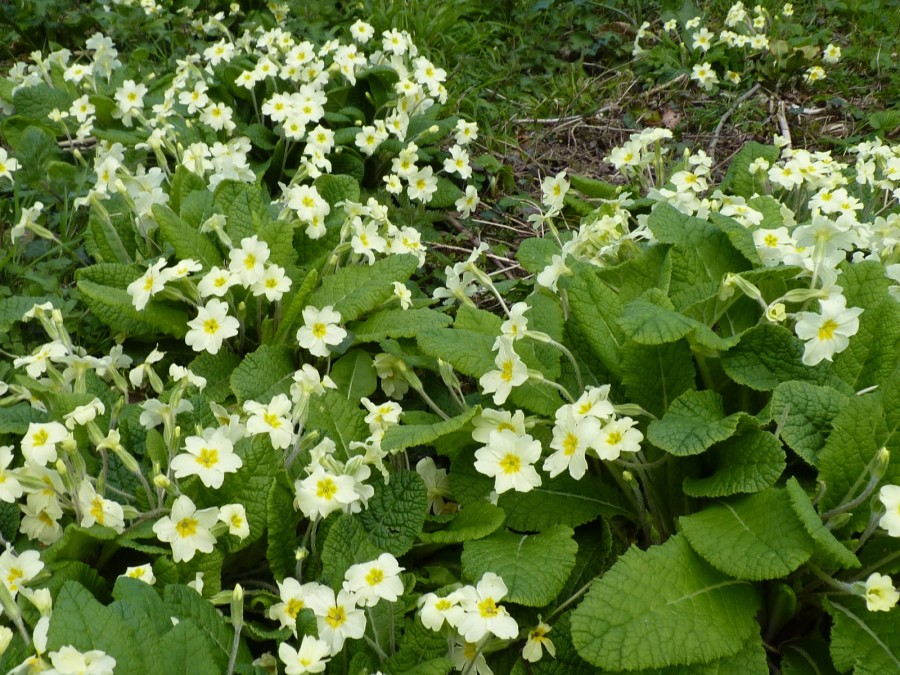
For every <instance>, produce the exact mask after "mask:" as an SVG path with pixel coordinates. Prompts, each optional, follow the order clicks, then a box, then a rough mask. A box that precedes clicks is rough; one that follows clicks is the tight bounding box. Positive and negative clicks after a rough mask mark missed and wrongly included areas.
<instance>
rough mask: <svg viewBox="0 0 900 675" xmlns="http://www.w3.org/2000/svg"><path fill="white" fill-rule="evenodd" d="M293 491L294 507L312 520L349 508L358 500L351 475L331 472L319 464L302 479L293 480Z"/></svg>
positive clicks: (354, 482)
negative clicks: (294, 495)
mask: <svg viewBox="0 0 900 675" xmlns="http://www.w3.org/2000/svg"><path fill="white" fill-rule="evenodd" d="M294 492H295V494H296V497H295V498H294V507H295V508H297V509H299V510H300V511H302V512H303V515H304V516H306V517H307V518H311V519H313V520H315V519H318V518H325V517H327V516H328V514H329V513H333V512H334V511H340V510H345V511H346V510H349V508H350V505H351V504H353V503H354V502H356V501H358V500H359V494H358V493H357V492H356V481H355V480H354V478H353V476H345V475H340V476H338V475H335V474H331V473H328V472H327V471H326V470H325V469H324V468H322V467H321V466H317V467H316V468H315V469H314V470H313V472H312V473H311V474H310V475H309V476H307V477H306V478H304V479H303V480H297V481H294Z"/></svg>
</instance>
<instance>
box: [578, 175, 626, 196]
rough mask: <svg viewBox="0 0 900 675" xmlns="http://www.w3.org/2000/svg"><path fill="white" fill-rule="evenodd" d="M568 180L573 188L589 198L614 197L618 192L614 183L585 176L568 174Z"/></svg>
mask: <svg viewBox="0 0 900 675" xmlns="http://www.w3.org/2000/svg"><path fill="white" fill-rule="evenodd" d="M569 182H570V183H571V185H572V187H573V188H575V189H576V190H578V191H579V192H580V193H581V194H583V195H584V196H585V197H590V198H591V199H614V198H615V196H616V194H617V193H618V192H619V189H618V188H617V187H616V186H615V185H612V184H610V183H607V182H606V181H602V180H597V179H596V178H588V177H587V176H579V175H577V174H574V175H572V176H569Z"/></svg>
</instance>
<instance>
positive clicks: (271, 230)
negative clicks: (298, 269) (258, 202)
mask: <svg viewBox="0 0 900 675" xmlns="http://www.w3.org/2000/svg"><path fill="white" fill-rule="evenodd" d="M259 238H260V240H262V241H264V242H266V243H267V244H268V245H269V251H270V252H271V255H270V257H269V262H272V263H275V264H276V265H281V266H282V267H290V266H292V265H294V264H295V263H296V262H297V251H296V250H294V227H293V225H291V223H289V222H288V221H286V220H270V221H269V222H267V223H265V224H264V225H263V226H262V227H260V228H259Z"/></svg>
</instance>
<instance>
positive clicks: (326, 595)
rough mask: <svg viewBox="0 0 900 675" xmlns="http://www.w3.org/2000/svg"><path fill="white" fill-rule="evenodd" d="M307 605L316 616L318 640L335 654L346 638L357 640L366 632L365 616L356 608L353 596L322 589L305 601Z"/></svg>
mask: <svg viewBox="0 0 900 675" xmlns="http://www.w3.org/2000/svg"><path fill="white" fill-rule="evenodd" d="M307 605H308V606H309V608H310V609H311V610H312V611H313V613H314V614H315V615H316V624H317V626H318V629H319V639H321V640H322V641H324V642H325V643H326V644H327V645H328V646H329V648H330V649H331V654H332V655H334V654H337V653H338V652H339V651H341V649H342V648H343V646H344V641H345V640H346V639H347V638H350V639H353V640H359V639H360V638H361V637H362V636H363V635H364V634H365V632H366V615H365V612H363V610H361V609H359V608H357V606H356V602H355V601H354V598H353V595H352V594H350V593H348V592H347V591H340V592H338V593H337V594H336V595H335V592H334V591H333V590H331V589H330V588H327V587H326V588H324V589H323V591H322V592H321V593H316V594H315V595H313V596H311V597H310V598H309V599H308V600H307Z"/></svg>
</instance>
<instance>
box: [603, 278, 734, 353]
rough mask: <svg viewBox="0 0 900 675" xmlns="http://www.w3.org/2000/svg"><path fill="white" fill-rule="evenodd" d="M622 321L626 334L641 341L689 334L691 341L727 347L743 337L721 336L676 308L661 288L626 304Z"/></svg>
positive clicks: (664, 340) (656, 342)
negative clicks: (675, 309)
mask: <svg viewBox="0 0 900 675" xmlns="http://www.w3.org/2000/svg"><path fill="white" fill-rule="evenodd" d="M619 325H620V326H621V327H622V330H623V331H624V333H625V335H626V336H627V337H629V338H631V339H632V340H634V341H635V342H637V343H638V344H642V345H661V344H665V343H667V342H676V341H678V340H680V339H681V338H683V337H688V336H689V337H690V338H691V341H692V342H696V343H699V344H702V345H703V346H705V347H709V348H710V349H715V350H720V351H724V350H726V349H728V348H729V347H732V346H734V345H735V344H737V342H738V340H739V339H740V338H739V337H738V336H736V335H732V336H731V337H730V338H722V337H719V336H718V335H716V333H714V332H713V331H712V329H711V328H709V326H706V325H705V324H702V323H700V322H699V321H697V320H696V319H692V318H690V317H687V316H685V315H684V314H681V313H679V312H676V311H674V309H673V305H672V302H671V301H670V300H669V298H668V297H666V294H665V293H664V292H663V291H661V290H660V289H658V288H651V289H650V290H648V291H646V292H645V293H644V294H643V295H642V296H641V297H640V298H637V299H636V300H633V301H632V302H630V303H629V304H628V305H626V306H625V308H624V309H623V310H622V316H621V317H619Z"/></svg>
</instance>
